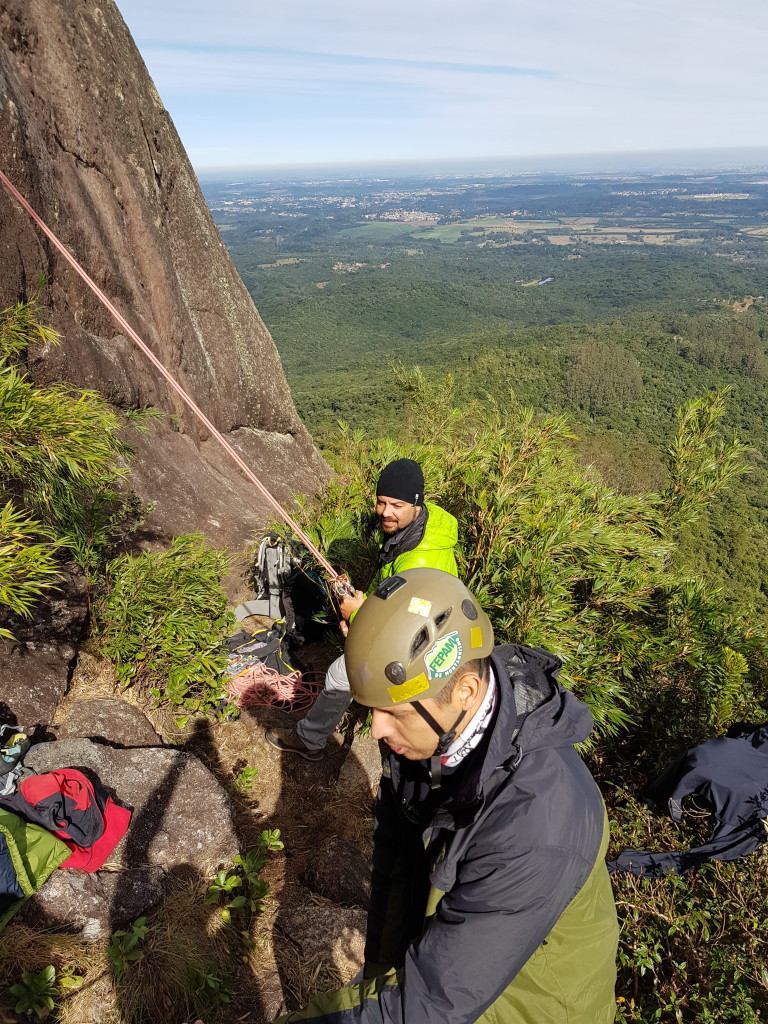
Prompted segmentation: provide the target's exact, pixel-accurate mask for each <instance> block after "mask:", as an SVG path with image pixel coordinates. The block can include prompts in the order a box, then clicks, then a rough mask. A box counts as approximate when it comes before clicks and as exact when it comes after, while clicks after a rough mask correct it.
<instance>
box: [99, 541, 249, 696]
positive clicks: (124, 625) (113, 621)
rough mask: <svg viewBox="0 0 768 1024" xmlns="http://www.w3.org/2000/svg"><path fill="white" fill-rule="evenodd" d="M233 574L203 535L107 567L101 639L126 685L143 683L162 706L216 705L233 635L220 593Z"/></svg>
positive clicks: (225, 555) (102, 607)
mask: <svg viewBox="0 0 768 1024" xmlns="http://www.w3.org/2000/svg"><path fill="white" fill-rule="evenodd" d="M228 569H229V559H228V557H227V554H226V552H224V551H219V550H216V549H215V548H211V547H209V546H208V544H207V543H206V540H205V538H203V537H202V536H199V535H197V534H188V535H185V536H182V537H178V538H177V539H176V540H175V541H174V542H173V544H172V545H171V547H170V548H169V549H168V550H167V551H145V552H144V553H143V554H141V555H139V556H131V555H123V556H121V557H119V558H117V559H115V560H113V561H112V562H110V563H109V565H108V566H107V578H108V592H107V595H106V597H105V598H104V599H103V600H102V601H101V602H100V603H99V605H98V608H97V627H96V635H97V637H98V638H99V642H100V647H101V650H102V652H103V653H104V654H105V655H106V656H107V657H108V658H110V659H111V660H112V661H113V662H114V663H115V665H116V666H117V672H118V678H119V679H120V681H121V683H122V684H123V685H124V686H129V685H134V684H140V685H142V686H144V687H145V688H148V689H149V690H150V692H151V694H152V696H153V697H154V698H155V700H156V701H157V702H158V703H161V702H167V703H169V704H170V705H172V706H173V707H177V708H179V709H184V710H186V711H190V712H196V711H206V710H209V709H210V708H211V707H212V706H214V705H216V704H217V703H218V701H219V698H220V696H221V676H222V673H223V671H224V668H225V666H226V661H227V655H226V650H225V648H224V646H223V643H222V641H223V640H224V639H225V638H226V637H227V636H228V635H230V633H231V632H232V631H233V628H234V619H233V616H232V615H231V613H230V612H229V611H228V610H227V599H226V597H225V595H224V593H223V591H222V589H221V581H222V578H223V576H224V575H225V574H226V572H227V571H228Z"/></svg>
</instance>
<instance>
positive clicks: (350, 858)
mask: <svg viewBox="0 0 768 1024" xmlns="http://www.w3.org/2000/svg"><path fill="white" fill-rule="evenodd" d="M301 880H302V882H303V883H304V885H306V886H307V888H308V889H311V890H312V892H316V893H317V894H318V895H319V896H324V897H325V898H326V899H327V900H331V902H332V903H338V904H340V905H341V906H343V907H363V908H365V907H367V906H368V900H369V898H370V895H371V868H370V865H369V863H368V861H367V860H366V858H365V857H364V856H363V854H362V853H361V852H360V850H358V849H357V847H355V846H353V845H352V843H348V842H347V841H346V840H345V839H339V837H338V836H332V837H331V838H330V839H327V840H326V841H325V842H324V843H321V844H320V847H319V849H318V851H317V853H316V855H315V856H314V857H313V858H312V860H311V861H310V862H309V865H308V867H307V869H306V871H305V872H304V874H303V875H302V878H301Z"/></svg>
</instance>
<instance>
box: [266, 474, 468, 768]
mask: <svg viewBox="0 0 768 1024" xmlns="http://www.w3.org/2000/svg"><path fill="white" fill-rule="evenodd" d="M376 516H377V518H378V520H379V526H380V528H381V532H382V535H383V540H382V544H381V554H380V556H379V560H380V563H381V565H380V569H379V572H378V573H377V574H376V576H375V578H374V580H373V582H372V583H371V586H370V587H369V588H368V592H369V593H370V591H371V590H373V589H374V588H375V587H376V586H378V584H379V583H380V582H381V580H382V579H386V578H387V577H388V576H395V575H396V574H397V573H399V572H402V571H403V570H405V569H418V568H427V569H442V570H443V571H444V572H449V573H451V575H453V576H458V569H457V567H456V557H455V555H454V550H453V549H454V547H455V546H456V542H457V540H458V524H457V522H456V519H455V518H454V516H452V515H451V514H450V512H446V511H445V509H442V508H440V507H439V506H438V505H433V504H432V503H431V502H426V501H424V474H423V473H422V471H421V466H420V465H419V464H418V462H414V461H413V459H395V461H394V462H390V463H389V464H388V465H386V466H385V467H384V469H383V470H382V471H381V474H380V475H379V479H378V482H377V484H376ZM365 599H366V595H365V594H364V593H363V592H362V591H361V590H357V591H355V596H354V597H348V598H345V599H344V600H343V601H342V602H341V614H342V616H343V620H342V623H341V627H342V632H343V633H344V635H345V636H346V632H347V623H348V621H349V620H350V619H352V618H353V617H354V615H355V613H356V612H357V609H358V608H359V607H360V606H361V605H362V603H363V601H365ZM351 702H352V695H351V693H350V689H349V679H348V678H347V670H346V667H345V665H344V657H343V655H342V657H340V658H337V659H336V661H334V662H333V664H332V665H331V666H330V668H329V669H328V672H327V673H326V676H325V685H324V687H323V689H322V690H321V691H320V693H319V695H318V698H317V700H316V701H315V703H314V704H313V705H312V707H311V708H310V709H309V712H308V713H307V715H306V716H305V717H304V718H302V719H301V721H300V722H298V723H297V725H296V729H295V730H293V729H267V731H266V738H267V740H268V741H269V743H271V744H272V746H274V747H277V748H278V749H279V750H285V751H287V752H289V753H292V754H298V755H299V756H300V757H303V758H306V760H308V761H318V760H319V759H320V758H321V757H322V756H323V748H324V747H325V744H326V741H327V739H328V737H329V736H330V735H331V733H332V732H333V731H334V729H335V728H336V726H337V725H338V724H339V722H340V721H341V719H342V716H343V715H344V712H345V711H346V710H347V708H348V707H349V705H350V703H351Z"/></svg>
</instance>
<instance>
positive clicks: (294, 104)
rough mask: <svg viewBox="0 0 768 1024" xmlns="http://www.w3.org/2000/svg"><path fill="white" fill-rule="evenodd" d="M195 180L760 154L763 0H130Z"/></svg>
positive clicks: (765, 30) (130, 13)
mask: <svg viewBox="0 0 768 1024" xmlns="http://www.w3.org/2000/svg"><path fill="white" fill-rule="evenodd" d="M117 4H118V7H119V8H120V11H121V13H122V15H123V17H124V18H125V21H126V22H127V24H128V27H129V29H130V30H131V32H132V34H133V37H134V39H135V41H136V43H137V45H138V47H139V50H140V51H141V54H142V56H143V58H144V60H145V62H146V64H147V67H148V68H149V72H150V74H151V75H152V77H153V79H154V82H155V85H156V86H157V89H158V91H159V93H160V96H161V98H162V100H163V102H164V104H165V106H166V108H167V109H168V111H169V112H170V114H171V116H172V117H173V120H174V122H175V124H176V128H177V130H178V132H179V134H180V136H181V139H182V141H183V143H184V145H185V146H186V149H187V152H188V153H189V156H190V158H191V160H192V163H193V165H194V166H195V167H196V168H197V169H205V168H211V167H236V166H269V165H283V166H284V165H289V164H310V163H343V162H363V161H373V162H375V161H388V160H426V159H442V158H454V159H455V158H458V159H462V158H483V157H523V156H535V155H552V154H578V153H604V152H626V151H647V150H671V149H674V150H681V149H682V150H685V149H728V148H732V147H752V146H764V145H766V144H767V143H768V137H767V136H766V133H765V128H766V125H767V124H768V118H766V103H767V101H768V60H767V59H766V54H768V3H766V0H542V2H533V0H386V2H378V0H117Z"/></svg>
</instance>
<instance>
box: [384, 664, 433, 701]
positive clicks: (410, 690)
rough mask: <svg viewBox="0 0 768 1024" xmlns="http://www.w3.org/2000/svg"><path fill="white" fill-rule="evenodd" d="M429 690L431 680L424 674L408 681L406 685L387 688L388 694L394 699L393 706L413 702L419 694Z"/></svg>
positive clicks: (401, 684)
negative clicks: (407, 701)
mask: <svg viewBox="0 0 768 1024" xmlns="http://www.w3.org/2000/svg"><path fill="white" fill-rule="evenodd" d="M428 689H429V680H428V679H427V677H426V676H425V675H424V673H423V672H422V673H421V675H418V676H414V677H413V679H406V680H405V682H404V683H400V685H399V686H389V687H387V692H388V693H389V696H390V697H391V698H392V703H393V704H402V703H403V701H406V700H411V698H412V697H415V696H416V695H417V694H419V693H424V691H425V690H428Z"/></svg>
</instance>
